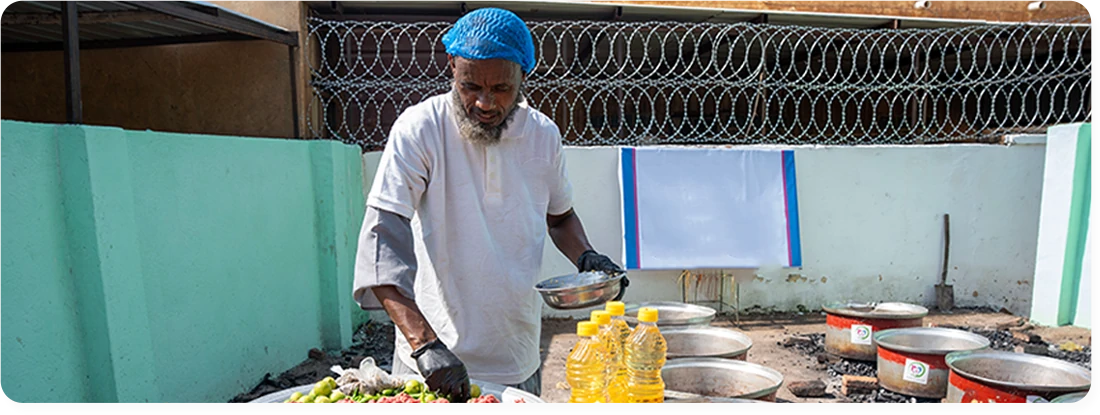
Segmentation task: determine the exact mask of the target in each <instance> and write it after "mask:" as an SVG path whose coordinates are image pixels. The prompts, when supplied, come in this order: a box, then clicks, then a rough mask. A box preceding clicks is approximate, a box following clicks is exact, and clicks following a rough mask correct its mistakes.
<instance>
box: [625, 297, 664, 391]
mask: <svg viewBox="0 0 1100 415" xmlns="http://www.w3.org/2000/svg"><path fill="white" fill-rule="evenodd" d="M625 346H626V347H625V349H626V396H627V402H630V403H658V402H664V401H665V382H664V380H662V379H661V368H662V367H664V365H665V353H666V352H667V351H668V347H667V346H666V345H665V337H664V336H662V335H661V331H660V330H658V329H657V310H656V309H654V308H649V307H642V308H641V309H639V310H638V325H637V326H635V327H634V332H633V333H631V334H630V337H628V338H627V339H626V344H625Z"/></svg>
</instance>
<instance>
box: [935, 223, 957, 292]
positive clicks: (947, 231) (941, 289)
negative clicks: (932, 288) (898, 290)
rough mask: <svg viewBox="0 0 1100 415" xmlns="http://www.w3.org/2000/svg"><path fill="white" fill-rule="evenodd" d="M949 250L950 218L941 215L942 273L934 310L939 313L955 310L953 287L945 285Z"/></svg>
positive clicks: (937, 285) (937, 286)
mask: <svg viewBox="0 0 1100 415" xmlns="http://www.w3.org/2000/svg"><path fill="white" fill-rule="evenodd" d="M950 249H951V222H950V216H949V215H948V214H946V213H944V214H943V271H942V272H941V273H940V283H939V284H936V308H937V309H939V310H940V311H949V310H951V309H952V308H955V287H953V286H950V285H947V253H948V252H949V251H950Z"/></svg>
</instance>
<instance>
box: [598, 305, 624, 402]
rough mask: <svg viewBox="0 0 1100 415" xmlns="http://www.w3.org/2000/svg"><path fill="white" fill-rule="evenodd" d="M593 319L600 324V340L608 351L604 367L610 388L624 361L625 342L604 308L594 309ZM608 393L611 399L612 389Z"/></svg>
mask: <svg viewBox="0 0 1100 415" xmlns="http://www.w3.org/2000/svg"><path fill="white" fill-rule="evenodd" d="M591 321H592V322H593V323H596V325H598V326H599V331H600V334H599V337H600V341H602V342H603V345H604V349H605V350H606V351H607V359H605V360H604V367H605V368H606V369H607V379H606V381H607V386H606V387H605V388H610V386H611V384H612V382H613V380H614V379H615V375H616V374H618V373H619V366H620V364H621V363H622V355H623V343H622V341H620V340H619V332H618V330H615V328H614V327H612V326H611V314H610V313H608V312H607V311H604V310H593V311H592V320H591ZM607 395H608V398H609V399H610V398H611V390H610V389H608V391H607Z"/></svg>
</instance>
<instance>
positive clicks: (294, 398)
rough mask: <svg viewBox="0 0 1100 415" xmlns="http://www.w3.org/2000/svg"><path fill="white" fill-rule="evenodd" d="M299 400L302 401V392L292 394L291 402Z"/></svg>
mask: <svg viewBox="0 0 1100 415" xmlns="http://www.w3.org/2000/svg"><path fill="white" fill-rule="evenodd" d="M299 399H302V393H301V392H294V393H292V394H290V400H292V401H296V400H299Z"/></svg>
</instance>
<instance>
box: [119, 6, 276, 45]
mask: <svg viewBox="0 0 1100 415" xmlns="http://www.w3.org/2000/svg"><path fill="white" fill-rule="evenodd" d="M126 4H127V5H130V6H133V7H137V8H141V9H145V10H152V11H155V12H158V13H164V14H166V15H169V16H172V17H176V18H179V19H183V20H187V21H191V22H194V23H198V24H201V25H206V26H211V27H216V28H219V29H222V30H228V31H230V32H233V33H240V34H244V35H249V36H252V37H255V38H258V39H265V40H270V41H273V42H279V43H282V44H284V45H291V46H298V34H297V33H294V32H288V31H284V30H274V29H272V28H270V27H267V26H264V25H262V24H260V23H257V22H254V21H251V20H248V19H243V18H239V17H235V16H232V15H230V16H223V15H222V14H221V13H219V12H218V11H217V9H213V13H204V12H201V11H198V10H195V9H192V8H189V7H187V6H185V5H183V4H181V3H177V2H160V1H132V2H126Z"/></svg>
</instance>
